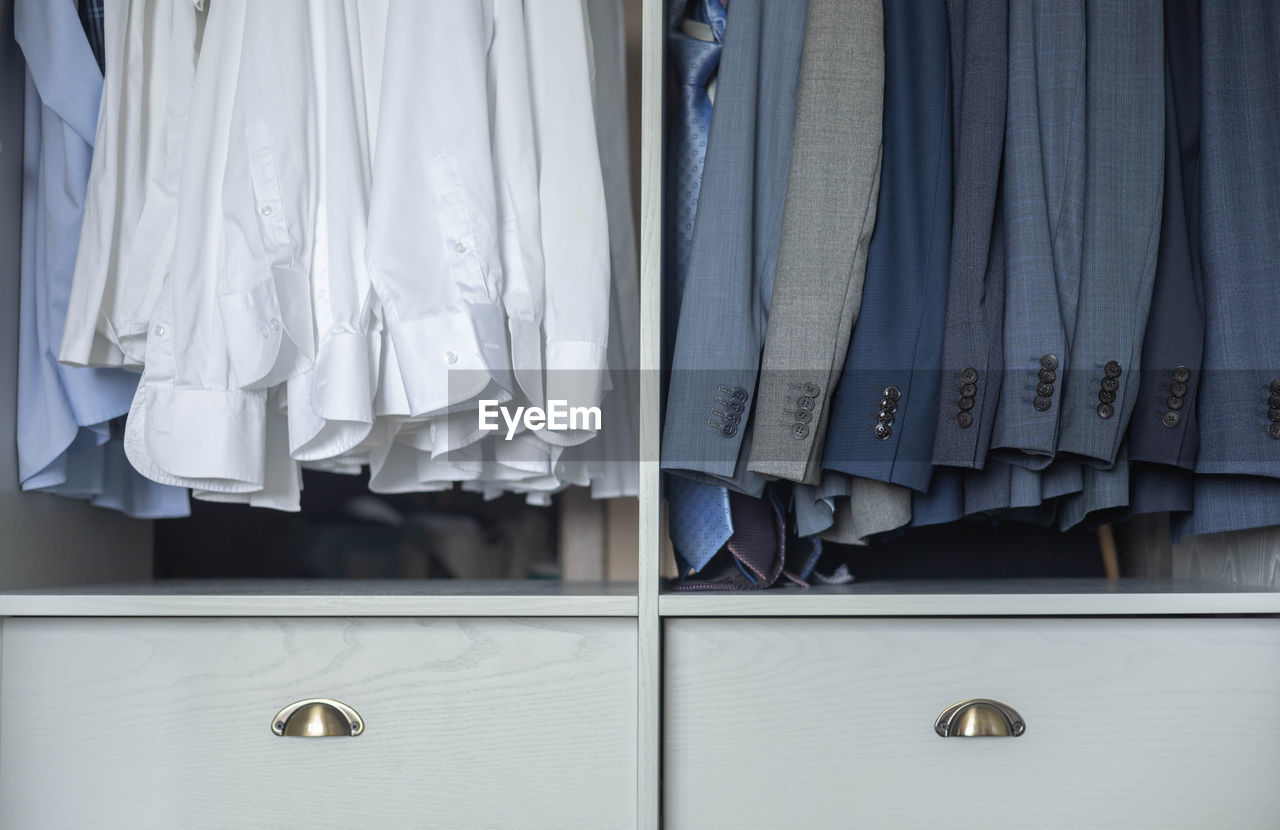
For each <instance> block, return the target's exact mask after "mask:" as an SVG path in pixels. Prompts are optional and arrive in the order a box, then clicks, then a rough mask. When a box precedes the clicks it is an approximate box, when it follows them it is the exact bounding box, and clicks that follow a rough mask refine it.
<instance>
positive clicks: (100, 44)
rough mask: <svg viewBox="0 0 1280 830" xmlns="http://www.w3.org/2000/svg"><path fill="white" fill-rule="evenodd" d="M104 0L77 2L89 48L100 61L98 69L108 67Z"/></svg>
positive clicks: (80, 0)
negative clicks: (104, 30) (104, 33)
mask: <svg viewBox="0 0 1280 830" xmlns="http://www.w3.org/2000/svg"><path fill="white" fill-rule="evenodd" d="M102 5H103V4H102V0H77V2H76V10H77V11H78V12H79V13H80V25H81V26H82V27H83V28H84V36H85V37H86V38H88V40H89V48H90V49H92V50H93V57H94V59H96V60H97V61H98V69H99V70H101V69H104V68H105V67H106V43H105V42H104V38H103V27H104V24H105V22H106V13H105V11H104V9H103V7H102Z"/></svg>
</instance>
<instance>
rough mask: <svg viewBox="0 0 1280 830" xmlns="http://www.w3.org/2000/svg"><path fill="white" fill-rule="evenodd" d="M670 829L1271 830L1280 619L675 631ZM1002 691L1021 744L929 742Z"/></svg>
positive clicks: (823, 624)
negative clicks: (1020, 730)
mask: <svg viewBox="0 0 1280 830" xmlns="http://www.w3.org/2000/svg"><path fill="white" fill-rule="evenodd" d="M666 628H667V636H666V655H667V657H666V665H667V675H666V686H667V688H666V697H665V700H666V712H667V721H666V733H665V734H666V744H665V756H666V762H665V765H664V773H665V781H666V790H665V802H666V804H665V816H666V825H665V826H666V827H667V828H668V830H686V828H697V829H698V830H702V828H708V827H732V828H735V830H750V828H770V829H771V830H772V828H778V827H804V828H806V830H824V828H841V830H843V829H844V828H852V827H858V828H863V827H865V828H876V830H914V829H915V828H919V829H920V830H925V828H927V829H928V830H936V829H937V828H948V830H968V829H969V828H972V830H1013V829H1014V828H1016V829H1017V830H1026V828H1036V829H1037V830H1056V829H1057V828H1062V830H1080V828H1091V830H1097V829H1098V828H1115V829H1116V830H1146V829H1147V828H1150V829H1151V830H1183V829H1184V828H1185V830H1207V828H1217V827H1231V828H1233V830H1264V828H1265V829H1266V830H1272V828H1275V827H1276V826H1277V816H1280V788H1277V787H1276V786H1275V781H1276V776H1277V774H1280V740H1277V739H1276V735H1277V734H1278V733H1280V707H1277V705H1276V701H1277V700H1280V659H1277V655H1280V620H1277V619H1265V618H1259V619H1209V620H1203V619H1165V620H1161V619H1057V620H1052V619H1027V620H1012V619H1004V620H923V619H921V620H856V621H855V620H823V619H792V620H777V619H763V620H678V621H669V622H668V623H667V624H666ZM975 697H987V698H994V699H996V700H999V701H1001V702H1003V703H1006V704H1008V705H1010V706H1012V707H1013V708H1014V709H1016V710H1017V711H1018V712H1019V713H1020V714H1021V715H1022V716H1023V717H1024V718H1025V719H1026V723H1027V731H1026V733H1025V734H1024V735H1023V736H1022V737H1019V738H1012V739H1010V738H988V739H975V738H969V739H965V738H948V739H942V738H939V737H938V736H937V735H936V734H935V733H934V731H933V723H934V719H935V718H936V717H937V716H938V715H939V714H940V713H941V712H942V710H943V709H945V708H946V707H947V706H950V705H951V704H953V703H957V702H960V701H963V700H967V699H970V698H975Z"/></svg>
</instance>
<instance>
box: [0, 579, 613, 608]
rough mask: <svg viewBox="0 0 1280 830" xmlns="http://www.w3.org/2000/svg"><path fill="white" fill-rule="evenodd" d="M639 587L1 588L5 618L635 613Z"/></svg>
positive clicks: (373, 583) (337, 582)
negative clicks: (9, 590) (13, 589)
mask: <svg viewBox="0 0 1280 830" xmlns="http://www.w3.org/2000/svg"><path fill="white" fill-rule="evenodd" d="M635 614H636V595H635V586H634V585H627V584H625V583H574V582H556V581H551V580H547V581H523V580H491V581H484V580H463V579H435V580H409V579H394V580H393V579H384V580H368V581H361V580H350V579H317V580H289V579H268V580H254V579H245V580H170V581H158V582H146V583H124V584H112V585H102V586H87V587H85V586H82V587H73V588H64V589H56V590H55V589H46V590H41V591H12V592H7V593H0V617H5V616H11V617H33V616H34V617H55V616H56V617H513V616H538V617H634V616H635Z"/></svg>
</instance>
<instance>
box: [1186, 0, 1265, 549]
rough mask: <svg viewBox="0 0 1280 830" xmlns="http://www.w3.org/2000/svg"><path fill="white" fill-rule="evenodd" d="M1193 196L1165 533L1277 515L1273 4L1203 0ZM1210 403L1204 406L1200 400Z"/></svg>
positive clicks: (1260, 523) (1251, 524) (1233, 526)
mask: <svg viewBox="0 0 1280 830" xmlns="http://www.w3.org/2000/svg"><path fill="white" fill-rule="evenodd" d="M1201 15H1202V17H1201V29H1200V32H1201V37H1202V47H1201V52H1200V54H1201V56H1202V60H1203V71H1202V75H1201V78H1202V82H1203V97H1202V104H1201V115H1202V122H1201V141H1200V168H1199V170H1200V197H1201V208H1200V217H1201V222H1202V225H1201V233H1200V239H1201V244H1202V256H1201V266H1202V269H1203V270H1202V274H1203V280H1204V292H1205V340H1204V361H1203V372H1202V374H1201V383H1200V387H1199V400H1200V404H1201V409H1200V416H1201V420H1202V421H1203V422H1205V423H1209V421H1210V418H1209V416H1210V415H1212V428H1209V429H1204V430H1202V431H1201V432H1200V448H1199V453H1198V455H1197V458H1196V473H1197V475H1196V477H1195V497H1194V498H1195V501H1194V510H1193V511H1192V512H1191V513H1189V514H1185V515H1182V516H1179V517H1176V518H1175V519H1174V522H1173V535H1174V538H1175V539H1182V538H1185V537H1187V536H1192V535H1196V534H1201V533H1216V532H1220V531H1227V530H1244V529H1248V528H1255V527H1264V526H1268V525H1275V524H1280V438H1277V439H1273V438H1271V437H1270V436H1269V435H1268V431H1267V430H1268V428H1269V427H1270V426H1271V422H1270V420H1269V418H1268V408H1269V400H1268V398H1269V395H1270V392H1269V385H1270V383H1271V382H1272V381H1273V380H1275V379H1277V378H1280V338H1277V337H1276V336H1275V333H1274V329H1275V325H1274V319H1275V310H1276V308H1277V307H1278V306H1280V279H1277V275H1276V263H1277V262H1280V234H1277V233H1276V229H1277V228H1280V200H1278V199H1277V194H1278V193H1280V165H1277V164H1276V158H1275V156H1276V148H1280V50H1278V49H1277V44H1280V5H1277V4H1276V3H1274V2H1271V0H1230V2H1221V3H1204V4H1202V5H1201ZM1210 407H1211V408H1210Z"/></svg>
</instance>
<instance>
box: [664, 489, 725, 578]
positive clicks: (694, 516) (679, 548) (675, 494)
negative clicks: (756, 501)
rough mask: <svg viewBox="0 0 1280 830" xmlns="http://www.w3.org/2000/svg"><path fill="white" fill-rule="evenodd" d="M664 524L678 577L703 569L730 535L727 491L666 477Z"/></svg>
mask: <svg viewBox="0 0 1280 830" xmlns="http://www.w3.org/2000/svg"><path fill="white" fill-rule="evenodd" d="M667 504H668V511H669V512H668V514H667V521H668V523H669V524H670V529H671V544H672V546H673V547H675V549H676V556H677V557H678V559H679V562H680V575H681V576H688V575H689V573H690V571H692V572H695V573H696V572H698V571H700V570H702V569H703V568H705V567H706V566H707V563H708V562H710V561H711V558H712V557H713V556H715V555H716V553H717V552H719V550H720V549H721V548H723V547H724V546H725V543H726V542H728V541H729V539H730V537H732V536H733V519H732V518H731V516H730V514H729V491H728V490H726V489H724V488H723V487H712V486H711V485H709V484H702V483H700V482H697V481H690V480H689V479H687V478H680V477H678V476H668V477H667Z"/></svg>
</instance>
